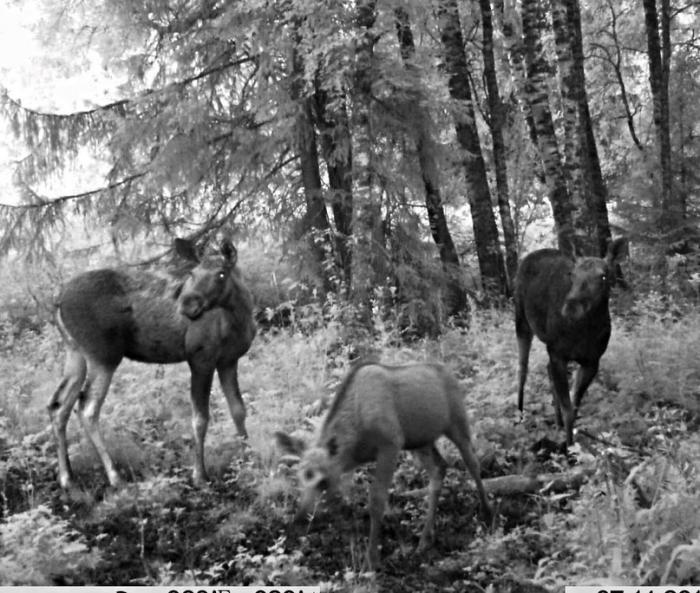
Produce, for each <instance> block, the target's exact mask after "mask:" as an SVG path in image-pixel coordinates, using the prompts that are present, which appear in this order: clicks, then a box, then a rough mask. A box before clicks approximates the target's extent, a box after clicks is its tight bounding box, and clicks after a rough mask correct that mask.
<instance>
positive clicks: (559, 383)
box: [547, 353, 575, 447]
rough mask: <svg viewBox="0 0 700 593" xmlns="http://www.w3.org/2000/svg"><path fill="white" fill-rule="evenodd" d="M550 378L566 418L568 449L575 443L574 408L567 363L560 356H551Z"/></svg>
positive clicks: (561, 413)
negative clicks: (570, 394) (570, 393)
mask: <svg viewBox="0 0 700 593" xmlns="http://www.w3.org/2000/svg"><path fill="white" fill-rule="evenodd" d="M547 368H548V369H549V378H550V379H551V381H552V390H553V391H554V397H555V399H556V400H557V401H556V404H557V406H558V407H559V410H560V411H559V414H560V415H561V416H563V417H564V427H565V429H566V445H567V447H568V446H569V445H571V444H572V443H573V442H574V416H575V412H574V408H573V406H572V405H571V397H570V396H569V378H568V377H567V374H566V361H565V360H563V359H562V358H559V357H558V356H552V354H551V353H550V355H549V365H548V367H547Z"/></svg>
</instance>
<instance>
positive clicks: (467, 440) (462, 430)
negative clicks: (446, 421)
mask: <svg viewBox="0 0 700 593" xmlns="http://www.w3.org/2000/svg"><path fill="white" fill-rule="evenodd" d="M445 436H447V438H448V439H450V440H451V441H452V442H453V443H454V444H455V445H456V446H457V449H459V452H460V454H461V455H462V459H463V460H464V465H466V466H467V469H468V470H469V473H470V474H471V477H472V479H473V480H474V484H476V491H477V493H478V494H479V503H480V505H481V515H482V517H483V518H484V521H485V522H486V523H488V524H489V525H490V524H491V522H492V521H493V509H492V508H491V505H490V504H489V499H488V498H487V497H486V490H484V484H483V482H482V481H481V467H480V465H479V460H478V459H477V457H476V453H475V452H474V447H472V439H471V434H470V431H469V425H468V424H467V423H466V422H464V423H462V424H457V425H455V426H454V427H452V428H450V430H449V431H448V433H447V434H446V435H445Z"/></svg>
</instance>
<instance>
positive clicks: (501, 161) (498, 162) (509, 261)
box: [479, 0, 518, 293]
mask: <svg viewBox="0 0 700 593" xmlns="http://www.w3.org/2000/svg"><path fill="white" fill-rule="evenodd" d="M479 5H480V8H481V27H482V33H483V46H482V53H483V56H484V78H485V79H486V89H487V95H488V103H489V114H490V120H489V128H490V129H491V139H492V142H493V162H494V168H495V171H496V194H497V197H498V211H499V213H500V215H501V228H502V229H503V242H504V243H505V248H506V272H507V277H508V291H509V293H510V292H512V282H513V280H514V278H515V272H516V270H517V268H518V244H517V240H516V238H515V227H514V225H513V217H512V215H511V212H510V201H509V191H508V168H507V159H506V146H505V143H504V142H503V126H504V124H505V117H504V112H503V102H502V101H501V96H500V93H499V91H498V79H497V77H496V60H495V58H494V54H493V19H492V13H491V2H490V0H479Z"/></svg>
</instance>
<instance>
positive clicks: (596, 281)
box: [515, 237, 627, 446]
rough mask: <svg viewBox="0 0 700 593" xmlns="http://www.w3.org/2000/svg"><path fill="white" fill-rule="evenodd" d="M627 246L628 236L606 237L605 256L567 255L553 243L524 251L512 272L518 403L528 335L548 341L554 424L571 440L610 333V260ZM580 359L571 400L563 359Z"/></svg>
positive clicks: (612, 262)
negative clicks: (544, 247)
mask: <svg viewBox="0 0 700 593" xmlns="http://www.w3.org/2000/svg"><path fill="white" fill-rule="evenodd" d="M626 250H627V239H626V238H624V237H622V238H619V239H616V240H614V241H611V242H610V243H609V244H608V250H607V254H606V256H605V258H600V257H567V256H566V255H564V254H563V253H561V252H560V251H558V250H556V249H539V250H538V251H533V252H532V253H530V254H529V255H527V256H526V257H525V258H524V259H523V260H522V262H521V263H520V267H519V268H518V272H517V275H516V278H515V333H516V335H517V338H518V349H519V354H520V382H519V386H518V409H519V410H520V412H521V413H522V411H523V397H524V391H525V380H526V379H527V368H528V359H529V357H530V347H531V346H532V337H533V335H536V336H537V337H538V338H539V339H540V340H542V342H544V343H545V345H546V346H547V353H548V354H549V364H548V366H547V370H548V372H549V379H550V382H551V384H552V391H553V394H554V410H555V414H556V419H557V424H558V425H559V426H560V427H561V426H562V415H563V416H564V426H565V428H566V444H567V446H568V445H571V444H572V442H573V436H574V421H575V419H576V414H577V412H578V408H579V406H580V404H581V398H582V397H583V394H584V393H585V392H586V389H588V386H589V385H590V384H591V381H593V378H594V377H595V376H596V373H597V372H598V364H599V361H600V357H601V356H603V353H604V352H605V349H606V348H607V347H608V340H609V339H610V311H609V310H608V299H609V296H610V287H611V286H612V283H613V277H614V274H615V265H616V264H617V263H619V261H620V260H621V259H622V257H623V256H624V254H625V253H626ZM571 361H575V362H577V363H579V365H580V366H579V369H578V371H577V372H576V379H575V382H574V403H573V407H572V405H571V399H570V397H569V380H568V377H567V364H568V363H569V362H571Z"/></svg>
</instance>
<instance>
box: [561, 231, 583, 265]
mask: <svg viewBox="0 0 700 593" xmlns="http://www.w3.org/2000/svg"><path fill="white" fill-rule="evenodd" d="M557 239H558V241H559V251H561V252H562V254H564V255H565V256H567V257H569V258H571V259H576V258H577V257H580V255H581V250H580V249H579V245H578V237H576V233H574V230H573V229H572V228H571V227H570V226H568V225H567V226H565V227H564V228H562V229H561V230H560V231H559V234H558V236H557Z"/></svg>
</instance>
